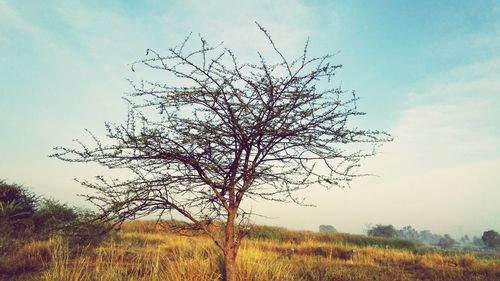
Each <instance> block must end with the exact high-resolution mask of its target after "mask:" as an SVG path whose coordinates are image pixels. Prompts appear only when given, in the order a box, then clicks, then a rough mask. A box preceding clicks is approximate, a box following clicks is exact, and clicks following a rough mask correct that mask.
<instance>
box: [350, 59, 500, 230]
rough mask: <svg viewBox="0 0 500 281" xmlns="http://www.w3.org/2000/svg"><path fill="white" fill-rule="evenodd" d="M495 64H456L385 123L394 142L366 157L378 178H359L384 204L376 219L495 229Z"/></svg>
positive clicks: (499, 189) (498, 191)
mask: <svg viewBox="0 0 500 281" xmlns="http://www.w3.org/2000/svg"><path fill="white" fill-rule="evenodd" d="M499 69H500V60H491V61H487V62H483V63H478V64H474V65H468V66H464V67H460V68H458V69H455V70H452V71H449V72H448V73H447V74H445V75H442V77H440V78H438V79H435V80H433V81H431V82H428V83H427V84H426V85H423V86H422V87H420V88H418V89H416V90H415V91H413V95H412V96H411V97H412V98H411V100H410V102H409V103H408V106H407V108H406V109H405V110H404V111H402V112H401V114H400V116H399V118H398V119H397V121H396V122H395V124H394V126H393V127H392V128H391V129H390V132H391V133H392V134H393V135H394V136H395V137H396V138H395V140H394V142H393V143H390V144H387V145H385V146H384V148H383V155H380V157H377V158H375V159H372V160H370V161H369V165H368V169H371V170H374V171H375V173H376V174H378V175H381V178H378V179H366V180H363V181H362V184H360V188H363V189H365V190H366V189H369V190H371V191H366V192H374V193H375V194H380V196H377V195H375V194H374V196H370V197H371V200H377V199H376V198H378V200H380V201H379V202H382V203H383V204H385V205H383V206H384V207H382V208H378V210H375V212H374V217H377V215H376V214H377V212H378V213H380V214H381V215H380V218H383V217H384V216H385V217H388V216H392V217H393V218H394V219H393V220H392V223H395V224H398V222H399V223H400V224H404V221H405V220H406V221H415V222H417V224H420V225H422V226H425V225H428V227H429V228H433V229H436V231H439V230H440V231H446V229H448V230H449V229H450V228H452V227H455V226H456V225H464V226H465V227H464V229H465V230H467V231H470V232H474V233H478V232H479V231H480V230H481V229H483V230H484V228H491V227H496V228H499V227H500V221H499V220H498V219H496V218H495V214H498V213H500V206H499V205H498V204H496V203H495V200H494V199H492V198H499V197H500V186H499V184H498V183H499V182H500V174H499V173H498V172H496V170H497V169H498V167H500V146H499V144H500V128H499V126H498V124H500V115H499V114H498V108H500V71H498V70H499ZM415 93H417V94H415ZM372 187H373V188H372ZM382 194H383V195H382ZM365 203H366V204H368V205H370V203H369V202H365ZM372 204H373V203H372ZM395 210H398V211H397V212H394V211H395ZM382 214H383V215H382ZM390 214H392V215H390Z"/></svg>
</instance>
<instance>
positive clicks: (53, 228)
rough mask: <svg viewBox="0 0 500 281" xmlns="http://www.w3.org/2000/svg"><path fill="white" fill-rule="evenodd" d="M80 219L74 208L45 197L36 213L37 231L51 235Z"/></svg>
mask: <svg viewBox="0 0 500 281" xmlns="http://www.w3.org/2000/svg"><path fill="white" fill-rule="evenodd" d="M77 219H78V215H77V213H76V211H75V209H74V208H71V207H69V206H68V205H66V204H62V203H60V202H58V201H56V200H53V199H50V200H49V199H43V200H42V201H41V203H40V205H39V207H38V208H37V211H36V214H35V215H34V221H35V231H36V232H37V233H39V234H40V235H44V236H49V235H50V234H53V233H58V232H63V231H64V230H65V229H67V228H69V227H70V225H71V224H72V223H74V222H75V221H76V220H77Z"/></svg>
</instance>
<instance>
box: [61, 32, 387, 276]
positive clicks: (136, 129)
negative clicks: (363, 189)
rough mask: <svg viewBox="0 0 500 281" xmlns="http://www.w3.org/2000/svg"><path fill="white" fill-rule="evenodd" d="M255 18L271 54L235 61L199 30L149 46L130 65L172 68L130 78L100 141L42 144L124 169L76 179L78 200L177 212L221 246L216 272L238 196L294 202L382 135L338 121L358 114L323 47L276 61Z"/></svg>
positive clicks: (349, 166)
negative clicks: (175, 41) (122, 103)
mask: <svg viewBox="0 0 500 281" xmlns="http://www.w3.org/2000/svg"><path fill="white" fill-rule="evenodd" d="M258 27H259V28H260V30H261V31H262V32H263V34H264V35H265V36H266V38H267V39H268V42H269V44H270V47H271V48H272V50H273V52H274V54H275V55H276V58H277V63H268V62H267V61H266V60H265V58H264V56H263V55H262V54H261V53H259V58H260V60H259V61H258V63H256V64H250V63H243V64H241V63H239V62H238V60H237V58H236V56H235V54H234V53H233V52H232V51H231V50H229V49H226V48H223V47H222V46H221V45H218V46H216V47H212V46H210V45H209V44H208V43H207V41H206V40H205V39H203V38H202V37H201V36H200V47H198V48H195V50H194V51H193V50H188V49H189V47H188V45H190V42H191V41H190V40H189V38H190V37H188V38H187V39H186V40H185V41H184V42H182V44H180V45H179V46H176V47H174V48H172V49H169V50H168V53H167V55H161V54H160V53H158V52H156V51H153V50H150V49H148V50H147V52H146V58H144V59H141V60H139V61H136V62H134V63H132V71H135V69H134V67H135V68H137V67H138V66H143V67H146V68H151V69H153V70H158V71H162V72H164V73H165V74H167V75H170V76H167V77H170V78H175V79H169V80H168V81H166V83H162V82H152V81H141V82H140V83H135V82H131V85H132V87H133V91H132V93H130V94H129V95H128V97H127V98H126V100H127V101H128V102H129V103H130V105H131V106H130V109H129V113H128V119H127V121H126V122H124V123H123V124H119V125H114V124H111V123H106V124H105V125H106V129H107V138H106V144H104V143H103V142H101V141H100V140H99V139H98V138H97V137H94V135H92V134H91V136H92V138H93V139H94V141H95V144H93V145H92V146H88V145H85V144H83V143H82V142H80V141H77V142H78V144H79V147H78V148H76V149H73V148H64V147H56V148H55V150H56V152H55V154H54V155H53V156H55V157H57V158H59V159H62V160H65V161H69V162H96V163H99V164H100V165H102V166H104V167H108V168H113V169H114V168H126V169H128V170H130V171H131V172H132V174H133V176H131V177H130V179H128V180H117V179H111V180H107V179H105V178H104V177H97V180H96V181H82V184H83V185H85V186H87V187H90V188H91V189H94V190H95V191H97V193H96V194H97V195H88V196H87V198H88V200H90V201H92V202H93V203H95V204H96V205H98V206H99V207H100V208H101V209H102V211H103V212H104V213H105V214H108V215H113V216H112V218H113V219H114V220H115V221H124V220H127V219H134V218H137V217H141V216H146V215H150V214H157V215H159V216H160V217H161V216H162V215H163V214H164V213H165V212H166V213H169V212H175V213H178V214H181V215H182V216H184V217H185V218H186V219H187V220H189V221H190V222H191V223H192V224H191V226H195V227H198V228H199V229H201V230H202V231H204V232H205V233H206V234H207V235H209V236H210V237H211V238H212V239H213V241H214V242H215V244H216V245H217V246H218V247H219V248H220V249H221V250H222V253H223V255H224V264H225V268H224V271H223V279H224V280H235V277H236V272H235V260H236V256H237V253H238V248H239V246H240V243H241V241H242V238H243V237H244V235H245V233H246V228H245V227H243V226H238V223H239V222H241V221H244V220H245V218H247V217H248V216H247V215H248V213H247V212H246V211H245V210H243V208H242V207H241V203H242V201H243V199H244V198H254V199H263V200H273V201H294V202H296V203H298V204H303V203H304V202H303V201H302V200H299V199H298V198H297V197H296V194H297V193H296V191H298V190H301V189H305V188H308V187H310V186H312V185H323V186H325V187H328V188H330V187H332V186H340V187H346V186H349V183H350V181H351V180H352V179H353V178H354V177H357V176H361V175H362V174H360V173H359V172H358V171H357V168H358V166H359V161H360V160H361V159H363V158H365V157H367V156H371V155H373V154H374V151H373V150H372V149H371V148H372V147H373V146H374V145H375V144H377V143H380V142H383V141H387V140H389V139H390V136H389V135H388V134H387V133H384V132H380V131H373V130H362V129H358V128H356V127H349V126H348V121H349V120H350V119H351V118H352V117H355V116H358V115H363V113H362V112H359V111H358V110H357V108H356V100H357V97H356V96H355V95H354V93H350V92H345V91H343V90H342V89H341V88H338V87H333V88H332V87H329V86H328V84H327V82H330V79H331V78H332V77H333V76H334V74H335V72H336V71H337V70H338V69H339V68H340V67H341V65H337V64H332V63H331V62H330V61H331V59H332V56H331V55H325V56H322V57H313V58H309V56H308V55H307V49H308V48H307V45H308V44H307V43H306V45H305V48H304V52H303V54H302V55H301V56H300V57H298V58H297V59H294V60H287V59H286V58H285V57H284V55H283V54H282V53H281V52H280V51H279V50H278V48H277V47H276V45H275V43H274V41H273V40H272V38H271V36H270V35H269V33H268V32H267V31H266V30H265V29H264V28H262V27H261V26H260V25H258ZM324 86H326V88H325V89H322V87H324ZM353 144H355V145H354V146H353ZM356 144H357V145H356ZM360 147H363V149H361V148H360ZM366 147H369V148H370V149H368V150H366V149H364V148H366ZM353 148H356V149H353ZM215 221H222V222H223V225H224V231H223V235H218V234H217V232H216V230H215V228H214V227H211V225H213V223H214V222H215Z"/></svg>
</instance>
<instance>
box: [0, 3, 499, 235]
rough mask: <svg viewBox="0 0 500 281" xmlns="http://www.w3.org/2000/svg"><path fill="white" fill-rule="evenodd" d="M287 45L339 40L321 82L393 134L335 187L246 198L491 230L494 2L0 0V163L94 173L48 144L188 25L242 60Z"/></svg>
mask: <svg viewBox="0 0 500 281" xmlns="http://www.w3.org/2000/svg"><path fill="white" fill-rule="evenodd" d="M254 21H258V22H259V23H261V24H262V25H264V26H265V27H266V28H267V29H268V30H269V31H270V32H271V34H272V36H273V38H274V39H275V41H276V42H277V44H278V46H279V47H280V48H281V49H282V50H283V52H284V53H285V55H287V56H289V57H293V56H296V55H298V54H300V52H301V50H302V47H303V44H304V42H305V40H306V39H307V37H309V38H310V40H311V42H310V52H311V53H312V54H316V55H321V54H324V53H335V52H339V53H338V54H337V55H336V56H335V61H336V62H338V63H341V64H343V65H344V68H343V69H342V70H341V71H340V72H339V75H338V77H337V78H336V80H335V81H334V83H337V84H338V85H342V87H343V88H345V89H354V90H356V91H357V93H358V95H359V96H360V97H361V101H360V103H359V107H360V109H361V110H363V111H365V112H367V116H366V118H364V119H360V120H359V123H360V124H361V125H363V126H366V127H370V128H379V129H384V130H387V131H389V132H391V133H392V134H393V135H394V136H395V141H394V142H393V143H390V144H387V145H385V146H384V147H383V148H382V150H381V154H380V155H378V156H377V157H375V158H372V159H370V160H368V161H366V162H365V166H364V169H365V170H367V171H368V172H372V173H375V174H377V175H378V177H370V178H364V179H361V180H359V181H357V182H355V183H354V184H353V187H352V189H349V190H329V191H324V190H320V189H314V190H311V191H310V192H308V197H309V200H310V202H312V203H315V204H316V205H317V207H316V208H299V207H297V206H294V205H285V206H282V205H273V204H267V203H264V204H262V203H258V202H250V203H249V204H250V205H252V208H253V209H254V210H255V211H257V212H261V213H270V214H271V215H270V216H271V217H274V218H273V219H257V221H258V222H262V223H267V224H275V225H283V226H287V227H291V228H297V229H311V230H314V229H317V226H318V225H319V224H332V225H335V226H336V227H337V229H339V230H343V231H348V232H361V231H362V229H363V226H364V225H365V224H367V223H392V224H394V225H395V226H396V227H402V226H405V225H408V224H411V225H413V226H414V227H416V228H417V229H431V230H433V231H435V232H437V233H450V234H452V235H454V236H458V235H459V234H460V232H464V233H469V234H475V235H478V234H480V233H482V231H484V230H488V229H492V228H493V229H496V230H497V231H498V230H500V204H498V203H497V201H498V198H500V173H498V167H500V145H499V144H500V126H499V125H498V124H500V114H499V113H498V111H499V110H498V109H499V108H500V3H499V2H498V1H297V0H290V1H284V0H275V1H154V0H149V1H81V2H78V1H64V2H63V1H43V2H42V1H8V0H7V1H5V0H3V1H0V52H1V54H2V56H0V132H1V133H0V171H1V174H0V178H4V179H6V180H7V181H9V182H17V183H21V184H24V185H27V186H30V187H32V188H33V190H34V191H35V192H36V193H39V194H44V195H46V196H52V197H54V198H56V199H60V200H62V201H67V202H70V203H73V204H83V203H82V202H81V199H80V198H78V197H77V196H76V194H78V193H84V192H85V190H84V189H83V188H82V187H80V186H79V185H78V184H77V183H75V182H74V181H72V179H73V178H74V177H91V176H93V175H95V174H96V173H99V172H101V171H100V170H99V169H98V168H97V167H94V166H82V165H68V164H67V163H62V162H60V161H58V160H55V159H51V158H48V157H47V155H49V154H50V153H52V147H54V146H65V145H66V146H67V145H71V140H72V139H74V138H80V137H83V136H84V135H85V134H84V131H83V129H84V128H88V129H90V130H92V131H93V132H95V133H96V134H100V133H101V134H102V133H103V122H104V121H115V122H120V121H122V120H124V118H125V117H126V116H125V114H126V105H125V103H124V102H123V101H122V100H121V99H120V98H121V96H122V95H123V93H124V92H126V91H128V90H129V87H128V83H127V82H126V80H125V78H131V79H140V78H148V76H147V73H146V72H141V71H137V72H135V73H132V72H131V71H130V68H129V66H128V64H129V63H130V62H132V61H134V60H136V59H138V58H141V57H142V56H143V55H144V53H145V50H146V48H153V49H155V50H158V51H159V52H161V51H162V50H166V49H167V48H169V47H172V46H174V45H175V44H177V43H179V42H180V41H181V40H182V39H183V38H184V37H185V36H186V35H187V34H188V33H189V32H194V33H201V34H202V35H204V36H205V37H206V38H207V39H208V40H209V41H211V42H220V41H224V44H225V45H226V46H228V47H230V48H232V49H233V50H234V51H235V52H236V53H237V54H238V55H239V56H240V58H242V59H246V60H254V59H256V51H257V50H260V49H262V48H265V47H266V41H265V38H264V37H263V36H262V34H260V33H259V31H258V29H257V28H256V26H255V24H254Z"/></svg>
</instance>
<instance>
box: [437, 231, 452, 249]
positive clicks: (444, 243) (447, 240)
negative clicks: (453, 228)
mask: <svg viewBox="0 0 500 281" xmlns="http://www.w3.org/2000/svg"><path fill="white" fill-rule="evenodd" d="M456 243H457V242H456V241H455V240H454V239H453V238H451V236H450V235H449V234H445V235H444V236H443V237H441V239H439V242H438V243H437V245H438V246H439V247H441V248H443V249H451V248H452V247H453V245H455V244H456Z"/></svg>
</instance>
